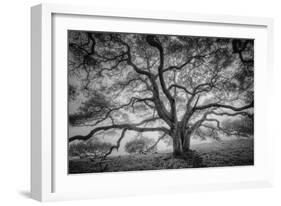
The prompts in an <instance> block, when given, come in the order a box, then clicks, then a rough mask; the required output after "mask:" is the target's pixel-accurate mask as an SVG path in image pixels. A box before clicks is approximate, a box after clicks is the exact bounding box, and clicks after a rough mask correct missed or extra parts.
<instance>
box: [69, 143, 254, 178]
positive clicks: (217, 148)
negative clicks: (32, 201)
mask: <svg viewBox="0 0 281 206" xmlns="http://www.w3.org/2000/svg"><path fill="white" fill-rule="evenodd" d="M191 149H192V150H194V152H193V153H191V154H189V155H188V158H185V159H178V158H174V157H173V156H172V153H155V154H147V155H140V154H136V155H124V156H115V157H108V158H107V159H106V160H104V161H103V162H97V161H95V160H91V159H87V158H84V159H73V160H69V173H70V174H75V173H76V174H77V173H96V172H117V171H136V170H159V169H179V168H200V167H223V166H242V165H253V164H254V145H253V140H252V139H251V140H248V139H240V140H229V141H221V142H212V143H202V144H197V145H194V146H192V148H191Z"/></svg>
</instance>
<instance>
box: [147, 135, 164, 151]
mask: <svg viewBox="0 0 281 206" xmlns="http://www.w3.org/2000/svg"><path fill="white" fill-rule="evenodd" d="M166 135H167V134H166V133H163V134H162V135H161V136H160V137H159V138H158V139H157V141H156V142H155V143H154V144H153V145H151V146H150V147H149V148H147V150H146V152H150V151H152V150H153V149H154V148H155V147H156V146H157V145H158V143H159V142H160V141H161V140H162V139H163V138H164V137H165V136H166Z"/></svg>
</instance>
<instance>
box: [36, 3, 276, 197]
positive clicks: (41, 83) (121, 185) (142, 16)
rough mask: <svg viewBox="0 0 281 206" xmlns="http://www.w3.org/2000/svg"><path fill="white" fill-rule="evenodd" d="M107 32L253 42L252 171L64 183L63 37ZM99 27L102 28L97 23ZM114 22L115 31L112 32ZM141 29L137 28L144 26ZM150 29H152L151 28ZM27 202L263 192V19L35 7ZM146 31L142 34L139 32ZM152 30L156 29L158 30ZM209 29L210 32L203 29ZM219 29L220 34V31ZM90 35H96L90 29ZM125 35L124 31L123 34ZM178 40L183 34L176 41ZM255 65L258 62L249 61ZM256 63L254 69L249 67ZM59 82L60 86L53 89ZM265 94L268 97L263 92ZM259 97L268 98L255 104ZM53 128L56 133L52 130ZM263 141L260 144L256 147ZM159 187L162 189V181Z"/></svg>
mask: <svg viewBox="0 0 281 206" xmlns="http://www.w3.org/2000/svg"><path fill="white" fill-rule="evenodd" d="M95 19H101V20H102V21H101V22H100V23H98V22H96V24H95V25H96V29H97V30H102V29H105V30H106V28H109V26H110V29H109V30H110V31H116V30H118V31H124V30H126V29H127V30H128V31H132V30H133V31H134V32H138V31H143V32H149V31H151V32H157V30H155V29H154V30H153V24H155V23H157V24H159V25H162V27H161V26H160V27H159V28H161V29H160V30H158V32H159V33H164V34H165V32H167V33H169V32H170V31H169V30H168V28H167V26H166V28H165V25H169V26H170V28H171V27H173V28H174V29H175V30H176V32H175V34H186V35H189V34H190V33H183V32H188V30H185V31H183V29H181V28H186V27H185V25H191V24H192V25H193V26H194V28H195V32H197V33H196V34H197V35H200V34H201V35H203V34H205V35H211V36H212V35H216V36H229V37H231V36H235V37H237V36H239V37H241V38H243V37H253V38H255V39H258V44H257V46H256V51H255V53H257V55H256V56H255V64H256V65H255V128H256V132H255V135H257V137H255V165H254V166H253V167H242V168H235V167H227V168H204V169H183V170H180V171H179V170H169V171H165V170H161V171H160V170H159V171H149V172H130V173H126V172H120V173H107V174H93V175H91V174H87V175H73V176H71V177H70V176H69V175H67V171H66V170H65V169H66V168H65V165H66V161H67V159H65V162H64V158H66V152H67V151H63V149H64V147H63V146H62V145H63V142H64V141H67V139H66V137H63V138H55V137H58V136H60V137H61V136H64V135H65V133H66V129H67V126H66V125H65V124H64V123H65V122H66V119H67V118H66V116H65V113H64V111H65V109H64V107H65V108H66V107H67V106H66V104H65V103H66V100H65V99H63V98H64V97H65V93H66V90H65V89H66V84H64V83H66V76H67V75H66V70H64V69H61V70H56V68H58V67H59V66H62V67H59V68H63V67H65V64H66V61H63V60H57V59H58V58H62V59H64V58H65V56H66V53H67V50H66V48H65V47H64V45H66V40H67V38H66V36H65V39H61V38H63V37H64V34H65V31H66V30H67V29H73V28H76V29H85V30H87V29H92V27H93V24H91V21H95ZM103 20H104V21H103ZM116 21H118V25H116ZM149 22H150V23H149ZM146 24H147V25H148V26H144V25H146ZM150 24H151V25H150ZM198 25H199V26H198ZM31 26H32V28H31V50H32V55H31V56H32V61H31V66H32V68H31V71H32V72H31V73H32V78H31V79H32V85H31V94H32V100H31V108H32V114H31V123H32V124H31V125H32V129H31V196H32V198H34V199H36V200H39V201H53V200H69V199H86V198H97V197H112V196H122V195H139V194H151V193H172V192H188V191H208V190H214V189H237V188H248V187H269V186H272V185H273V160H272V157H273V151H272V148H273V143H272V142H273V138H274V137H273V134H272V133H270V130H269V121H267V116H268V115H267V113H266V111H267V108H269V107H270V98H271V97H270V93H269V92H268V91H270V89H268V88H271V87H272V85H271V79H272V77H273V59H272V57H273V54H272V52H273V32H272V29H273V21H272V19H269V18H258V17H234V16H222V15H202V14H189V13H176V12H173V13H165V12H159V11H158V12H154V11H138V10H126V8H124V9H122V10H120V9H119V10H114V9H112V8H100V7H98V8H93V7H87V6H70V5H57V4H40V5H37V6H34V7H32V9H31ZM144 27H146V28H144ZM159 28H158V29H159ZM206 28H211V29H208V30H207V29H206ZM222 28H224V29H222ZM93 29H95V28H93ZM127 30H126V31H127ZM181 32H182V33H181ZM258 57H260V58H259V59H256V58H258ZM256 62H257V63H256ZM58 81H59V82H62V83H59V84H58ZM266 88H267V90H266ZM264 92H266V94H267V98H263V97H262V96H261V94H262V93H264ZM58 128H59V129H58ZM262 136H263V137H266V138H264V139H263V140H262ZM161 180H162V181H161Z"/></svg>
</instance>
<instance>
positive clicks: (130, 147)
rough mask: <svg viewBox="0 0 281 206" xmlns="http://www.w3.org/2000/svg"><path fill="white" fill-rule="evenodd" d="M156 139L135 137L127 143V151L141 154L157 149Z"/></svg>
mask: <svg viewBox="0 0 281 206" xmlns="http://www.w3.org/2000/svg"><path fill="white" fill-rule="evenodd" d="M154 145H155V141H154V140H153V139H151V138H147V137H142V138H135V139H133V140H131V141H129V142H127V143H126V144H125V151H126V152H128V153H130V154H140V153H146V152H153V151H156V149H157V148H156V145H155V146H154Z"/></svg>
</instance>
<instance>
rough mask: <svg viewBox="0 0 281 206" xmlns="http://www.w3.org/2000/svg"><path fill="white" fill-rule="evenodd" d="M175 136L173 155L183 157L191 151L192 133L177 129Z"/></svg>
mask: <svg viewBox="0 0 281 206" xmlns="http://www.w3.org/2000/svg"><path fill="white" fill-rule="evenodd" d="M173 134H174V135H173V154H174V156H183V155H184V154H185V153H186V152H188V151H189V150H190V137H191V132H189V131H186V130H181V129H180V128H177V129H176V130H175V131H174V133H173Z"/></svg>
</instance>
